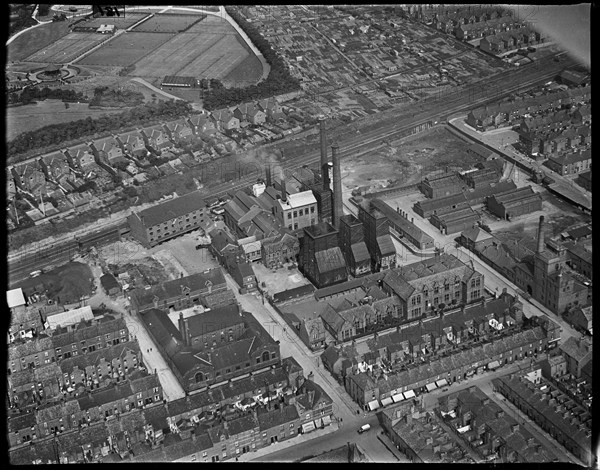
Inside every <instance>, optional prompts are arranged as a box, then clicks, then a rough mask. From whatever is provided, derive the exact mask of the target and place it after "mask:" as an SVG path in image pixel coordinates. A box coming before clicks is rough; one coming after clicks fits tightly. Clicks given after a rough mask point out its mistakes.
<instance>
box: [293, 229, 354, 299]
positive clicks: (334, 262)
mask: <svg viewBox="0 0 600 470" xmlns="http://www.w3.org/2000/svg"><path fill="white" fill-rule="evenodd" d="M299 268H300V270H301V271H302V272H303V274H304V275H305V276H306V277H307V278H308V280H309V281H310V282H312V283H313V284H314V285H315V286H316V287H317V288H319V289H320V288H322V287H327V286H330V285H333V284H337V283H340V282H344V281H347V280H348V272H347V268H346V260H345V259H344V255H343V254H342V250H341V249H340V247H339V246H338V231H337V230H336V229H335V228H334V227H333V226H332V225H331V224H329V223H327V222H320V223H318V224H316V225H311V226H309V227H305V228H304V236H303V237H302V238H301V239H300V253H299Z"/></svg>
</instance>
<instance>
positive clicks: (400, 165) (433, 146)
mask: <svg viewBox="0 0 600 470" xmlns="http://www.w3.org/2000/svg"><path fill="white" fill-rule="evenodd" d="M468 147H469V144H468V143H466V142H465V141H464V140H462V139H460V138H458V137H456V136H455V135H454V134H452V133H451V132H449V131H448V130H447V129H446V128H444V127H436V128H433V129H431V130H428V131H425V132H423V133H421V134H417V135H415V136H413V137H410V138H407V139H404V140H400V141H392V142H389V143H388V145H386V146H384V147H381V148H379V149H376V150H374V151H372V152H369V153H365V154H363V155H360V156H356V157H346V158H344V159H342V162H341V167H342V168H341V169H342V176H343V181H342V183H343V185H344V186H345V187H346V188H347V189H349V190H352V189H354V188H357V187H359V186H367V185H371V186H372V187H373V188H374V189H381V188H383V187H387V186H405V185H410V184H414V183H418V182H420V181H421V179H422V178H425V177H426V176H432V175H435V174H437V173H440V172H442V171H444V170H445V169H446V168H448V171H452V170H458V169H465V168H469V167H471V166H472V165H473V164H474V163H475V162H477V161H478V160H477V159H475V158H474V157H471V156H468V155H467V153H466V149H467V148H468Z"/></svg>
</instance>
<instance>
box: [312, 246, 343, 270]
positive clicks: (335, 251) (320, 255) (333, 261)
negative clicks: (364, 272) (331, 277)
mask: <svg viewBox="0 0 600 470" xmlns="http://www.w3.org/2000/svg"><path fill="white" fill-rule="evenodd" d="M315 259H316V261H317V269H318V270H319V272H320V273H326V272H329V271H333V270H336V269H342V268H345V267H346V260H345V259H344V255H343V254H342V250H341V249H340V247H338V246H334V247H332V248H328V249H326V250H321V251H317V252H316V253H315Z"/></svg>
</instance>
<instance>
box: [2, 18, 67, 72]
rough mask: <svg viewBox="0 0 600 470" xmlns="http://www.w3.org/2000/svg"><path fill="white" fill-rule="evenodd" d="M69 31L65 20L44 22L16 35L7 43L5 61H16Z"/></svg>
mask: <svg viewBox="0 0 600 470" xmlns="http://www.w3.org/2000/svg"><path fill="white" fill-rule="evenodd" d="M68 33H69V24H68V23H67V22H66V21H58V22H55V23H49V24H45V25H43V26H39V27H37V28H34V29H32V30H31V31H28V32H27V33H24V34H22V35H21V36H19V37H17V38H16V39H15V40H14V41H13V42H11V43H10V44H9V46H8V47H7V52H6V59H7V61H8V62H7V63H10V62H17V61H20V60H23V59H25V58H26V57H29V56H30V55H32V54H34V53H35V52H37V51H39V50H40V49H43V48H45V47H48V46H49V45H51V44H53V43H54V42H56V41H57V40H59V39H60V38H61V37H63V36H65V35H67V34H68Z"/></svg>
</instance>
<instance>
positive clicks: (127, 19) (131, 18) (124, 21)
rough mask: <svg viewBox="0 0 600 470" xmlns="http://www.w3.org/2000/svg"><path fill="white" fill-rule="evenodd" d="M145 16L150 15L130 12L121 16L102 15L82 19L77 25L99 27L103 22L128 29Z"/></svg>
mask: <svg viewBox="0 0 600 470" xmlns="http://www.w3.org/2000/svg"><path fill="white" fill-rule="evenodd" d="M145 16H148V15H147V14H146V13H129V12H127V14H126V15H125V16H121V17H114V16H113V17H107V16H101V17H98V18H91V19H89V20H86V21H82V22H81V23H77V26H82V27H85V28H99V27H100V25H102V24H109V25H110V24H114V25H115V27H116V28H117V29H127V28H129V27H130V26H131V25H134V24H136V23H137V22H138V21H140V20H141V19H142V18H144V17H145Z"/></svg>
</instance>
